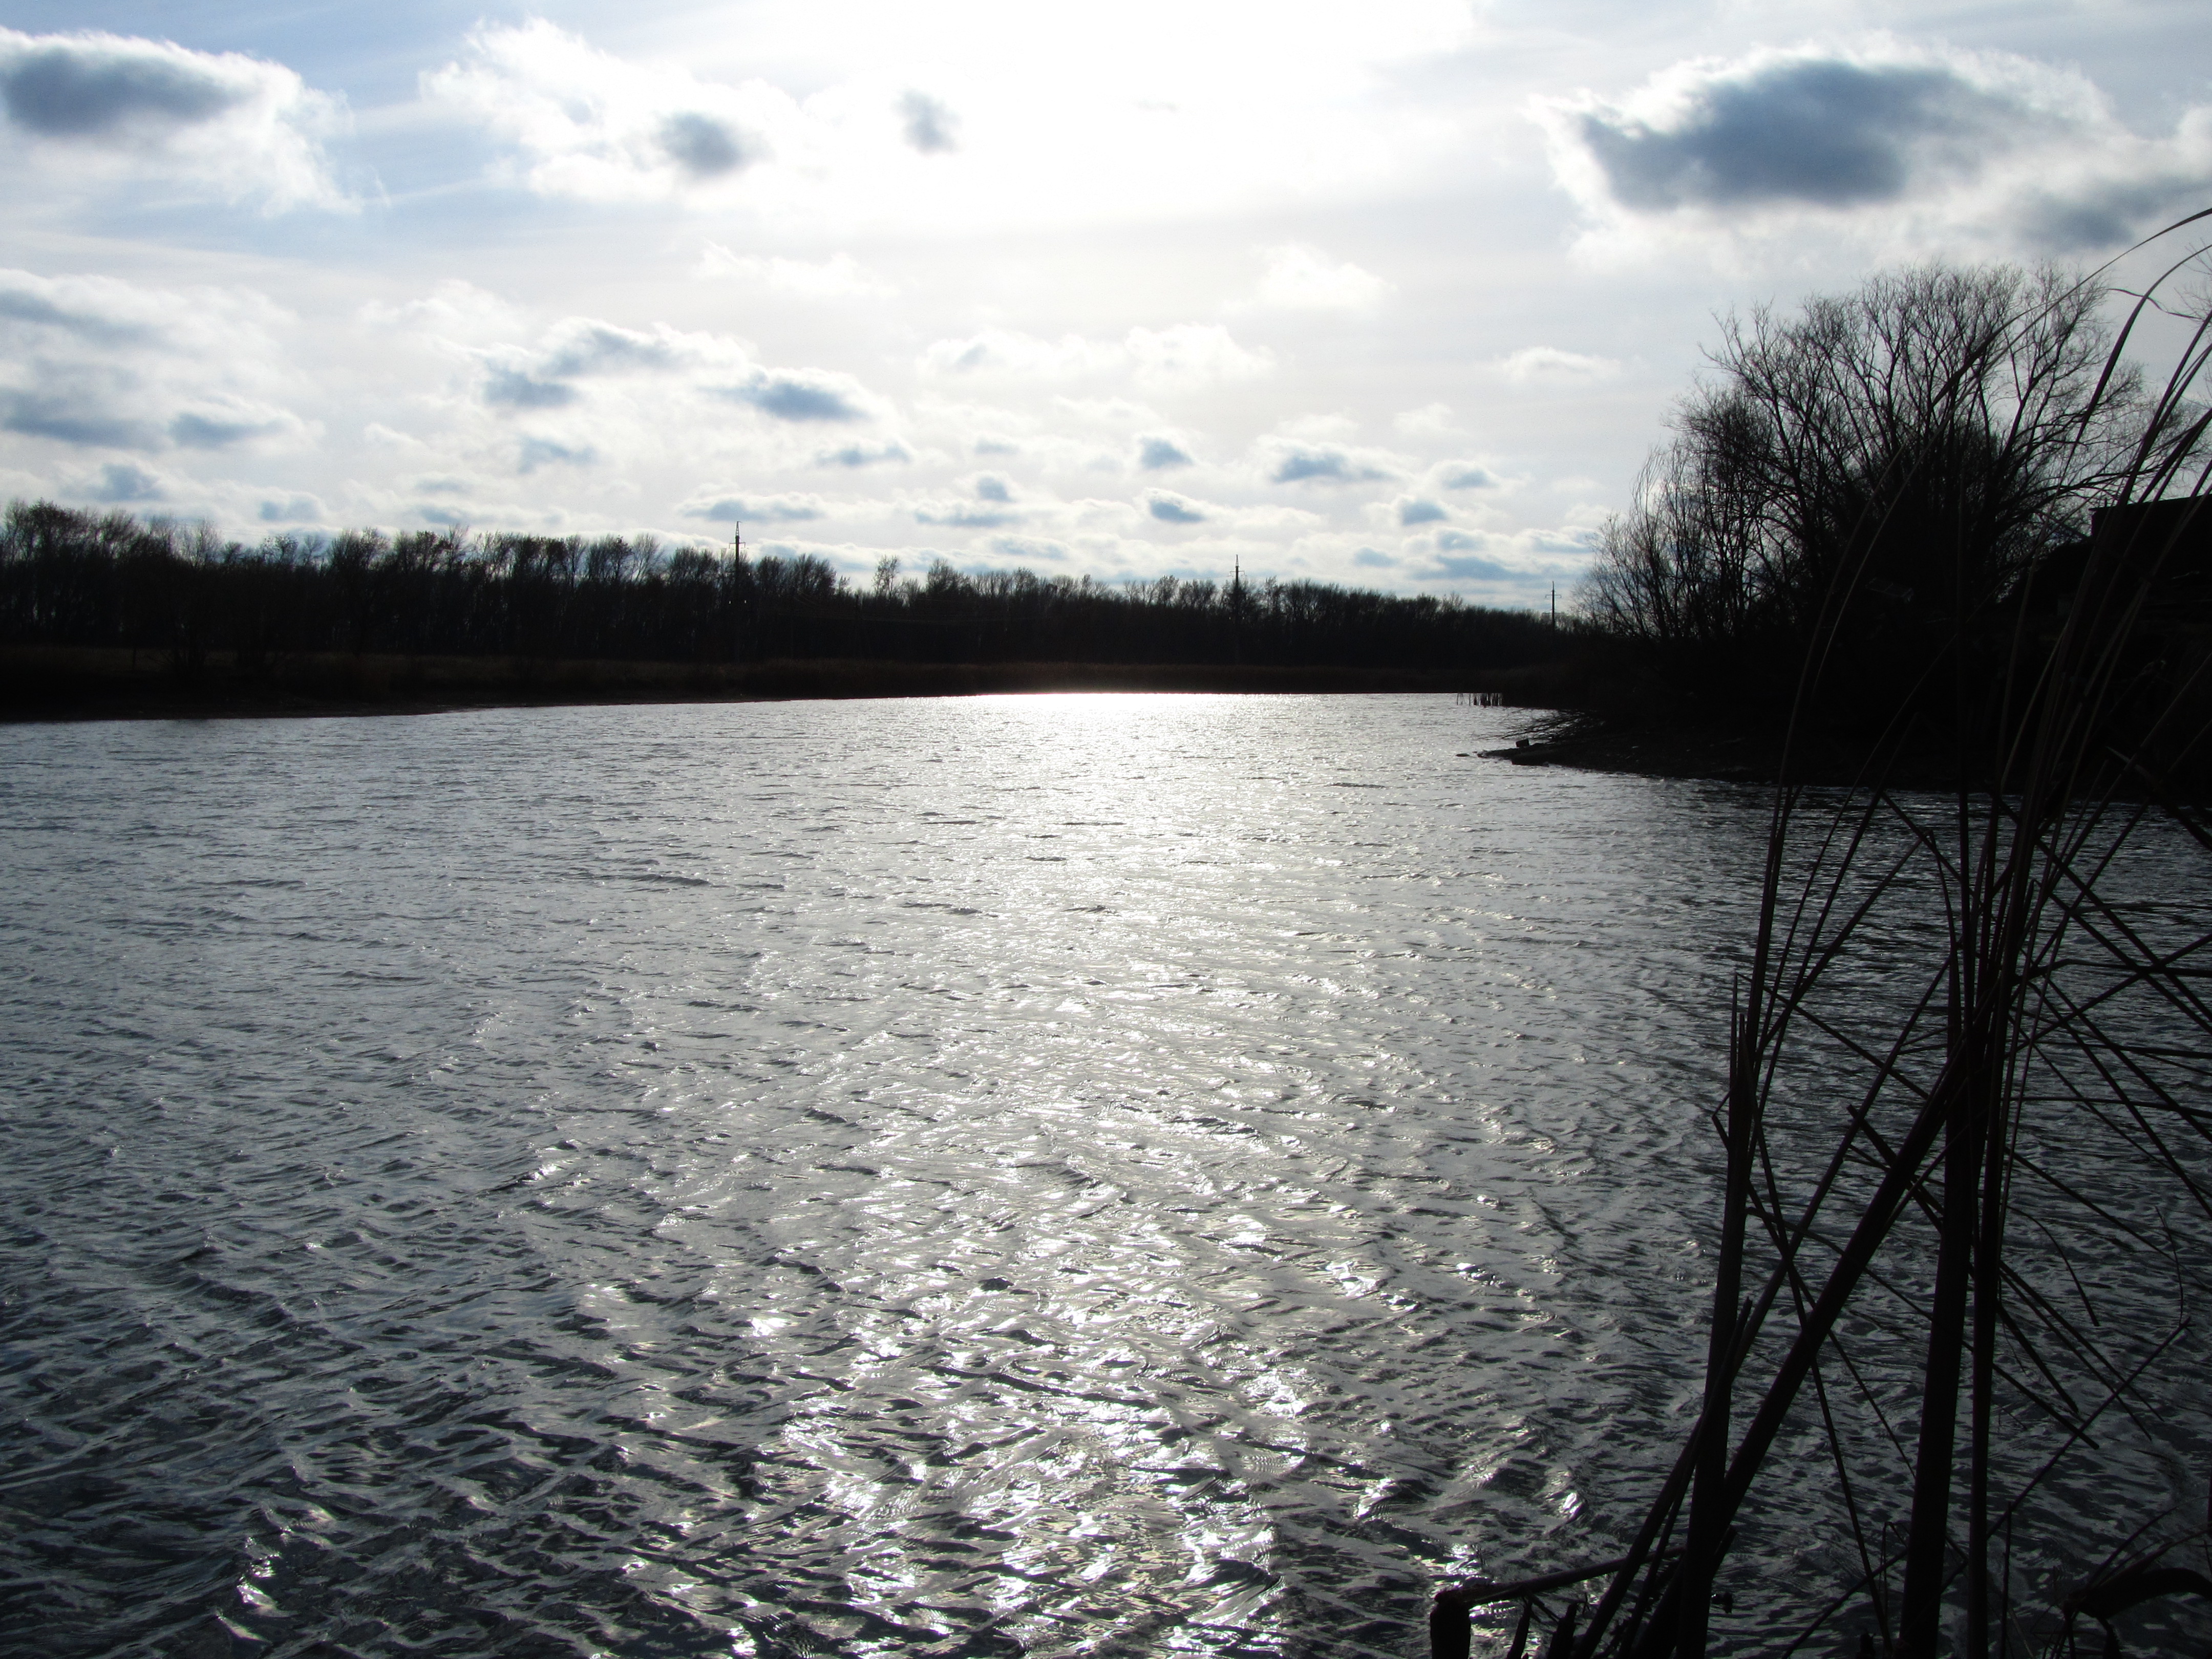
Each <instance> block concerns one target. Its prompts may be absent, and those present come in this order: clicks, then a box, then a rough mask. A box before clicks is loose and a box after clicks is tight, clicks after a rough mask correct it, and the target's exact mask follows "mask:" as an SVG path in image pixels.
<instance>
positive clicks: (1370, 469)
mask: <svg viewBox="0 0 2212 1659" xmlns="http://www.w3.org/2000/svg"><path fill="white" fill-rule="evenodd" d="M1270 451H1271V453H1272V457H1273V459H1271V460H1270V461H1269V462H1268V465H1267V477H1268V479H1269V481H1270V482H1272V483H1309V482H1320V483H1375V482H1377V481H1380V480H1382V479H1386V478H1395V477H1397V476H1398V475H1397V474H1396V473H1395V471H1391V470H1390V469H1389V467H1388V466H1385V465H1382V464H1380V463H1379V462H1378V461H1377V460H1376V459H1374V458H1371V457H1364V456H1361V455H1358V454H1356V453H1353V452H1352V451H1351V450H1348V449H1346V448H1344V447H1341V446H1340V445H1336V444H1304V443H1283V442H1278V443H1275V444H1273V445H1272V446H1270Z"/></svg>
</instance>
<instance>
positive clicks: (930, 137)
mask: <svg viewBox="0 0 2212 1659" xmlns="http://www.w3.org/2000/svg"><path fill="white" fill-rule="evenodd" d="M899 119H900V120H901V122H902V123H903V124H904V125H905V128H906V141H907V143H909V144H912V145H913V146H914V147H915V149H918V150H920V151H921V153H922V154H923V155H944V154H945V153H946V152H947V151H950V150H955V149H959V148H960V122H959V119H958V118H957V117H956V116H955V115H954V114H953V113H952V112H951V110H949V109H947V108H945V106H944V105H943V104H940V103H939V102H938V101H937V100H936V99H934V98H932V97H930V96H929V95H928V94H927V93H921V92H909V93H908V94H906V95H905V96H904V97H902V98H901V99H900V100H899Z"/></svg>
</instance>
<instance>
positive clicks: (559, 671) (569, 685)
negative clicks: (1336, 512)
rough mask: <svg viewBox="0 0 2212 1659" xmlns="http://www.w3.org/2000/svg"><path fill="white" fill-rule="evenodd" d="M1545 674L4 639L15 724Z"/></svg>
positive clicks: (1427, 682) (1474, 680)
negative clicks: (156, 647) (180, 654)
mask: <svg viewBox="0 0 2212 1659" xmlns="http://www.w3.org/2000/svg"><path fill="white" fill-rule="evenodd" d="M1539 674H1541V671H1532V670H1528V669H1505V670H1498V671H1454V672H1445V671H1432V670H1425V669H1392V668H1339V667H1283V666H1276V665H1236V664H1160V663H1066V662H1060V663H1036V662H1000V663H927V662H896V661H880V660H872V659H870V660H854V659H776V660H770V661H767V662H757V663H668V662H621V661H608V660H603V659H582V660H555V659H540V658H512V657H402V656H384V655H359V656H354V655H342V654H339V653H300V654H292V655H283V656H276V657H271V658H269V659H261V660H255V659H250V658H249V659H246V660H245V661H243V662H241V661H240V658H239V655H238V653H231V652H216V653H208V654H207V656H206V657H205V658H204V659H202V660H201V661H199V662H197V663H196V664H191V665H179V664H178V663H177V662H176V661H175V660H174V659H173V657H172V655H171V653H167V652H156V651H138V652H135V653H134V652H132V651H130V650H127V649H122V648H110V647H62V646H14V647H5V648H0V721H4V722H7V723H9V724H24V723H27V722H46V721H74V720H222V719H269V718H277V717H284V716H292V717H301V718H314V717H327V716H343V715H368V714H446V713H453V712H457V711H460V710H464V709H475V708H563V707H587V706H592V705H600V704H610V705H611V704H627V703H659V702H678V703H698V702H796V701H808V700H814V699H849V698H863V697H948V696H990V695H994V694H1007V693H1031V694H1036V693H1051V692H1061V691H1126V692H1193V691H1199V692H1206V691H1211V692H1235V693H1248V694H1249V693H1269V692H1273V693H1277V694H1291V695H1328V694H1332V693H1334V694H1345V693H1358V692H1432V693H1433V692H1458V691H1476V690H1481V691H1497V692H1503V693H1504V694H1505V695H1507V696H1513V695H1514V694H1515V692H1516V690H1522V691H1527V690H1533V689H1534V682H1535V681H1536V679H1537V677H1538V675H1539Z"/></svg>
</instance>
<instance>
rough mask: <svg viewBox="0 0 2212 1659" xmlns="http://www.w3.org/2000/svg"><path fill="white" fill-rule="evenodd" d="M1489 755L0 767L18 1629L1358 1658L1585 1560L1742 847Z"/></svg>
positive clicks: (1655, 1444)
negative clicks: (1434, 1602)
mask: <svg viewBox="0 0 2212 1659" xmlns="http://www.w3.org/2000/svg"><path fill="white" fill-rule="evenodd" d="M1522 718H1523V717H1522V716H1517V715H1516V714H1513V713H1511V712H1510V711H1504V710H1470V709H1466V708H1456V707H1455V706H1454V705H1453V704H1452V702H1450V701H1449V699H1445V698H1419V697H1346V698H1272V697H1246V698H1232V697H1204V696H1191V697H1159V696H1066V697H1033V698H1019V697H1008V698H977V699H973V700H965V701H959V702H859V703H812V704H781V705H753V706H744V707H720V708H621V709H563V710H546V711H510V712H499V713H488V714H454V715H443V716H436V717H430V718H423V719H415V720H371V721H343V720H331V721H301V722H293V723H278V722H236V723H229V724H218V725H187V724H163V725H154V724H148V725H136V726H132V725H106V726H70V727H58V726H46V727H17V728H14V729H11V730H7V731H4V732H0V790H4V794H0V811H4V821H5V823H6V826H7V837H8V843H9V847H10V849H11V859H12V862H13V864H14V866H15V879H16V883H17V902H16V904H15V907H14V909H13V911H12V913H11V914H10V915H8V916H7V917H6V918H5V920H4V921H0V928H4V930H5V931H4V937H5V940H6V951H7V959H8V960H9V962H11V963H14V964H16V966H17V968H18V972H17V973H16V975H15V976H14V984H13V988H11V989H10V990H9V991H8V992H7V993H6V996H7V1016H6V1021H5V1049H4V1053H5V1055H6V1060H5V1073H4V1077H0V1082H4V1084H5V1086H6V1091H7V1094H8V1096H9V1098H10V1099H11V1101H12V1104H11V1105H10V1106H9V1125H10V1134H9V1145H10V1157H9V1162H8V1165H7V1169H6V1173H5V1175H4V1176H0V1181H4V1183H5V1186H4V1190H0V1209H4V1212H5V1213H6V1214H7V1215H8V1216H9V1222H8V1224H7V1231H6V1233H5V1235H4V1237H5V1238H6V1241H7V1243H6V1246H5V1251H6V1255H5V1271H6V1284H7V1285H8V1287H9V1304H8V1307H7V1310H6V1312H7V1321H6V1330H5V1335H4V1341H5V1343H6V1345H7V1347H6V1355H7V1364H8V1365H9V1368H10V1369H9V1377H10V1390H11V1396H12V1397H13V1398H14V1399H15V1401H17V1402H19V1410H20V1411H21V1413H22V1415H23V1417H24V1419H25V1422H26V1427H25V1429H24V1431H22V1432H21V1433H20V1434H19V1435H18V1436H17V1437H15V1439H14V1441H13V1442H12V1443H11V1444H10V1447H9V1450H8V1452H7V1454H6V1462H5V1466H4V1472H5V1474H6V1476H7V1479H8V1480H9V1481H10V1482H12V1483H13V1485H12V1486H10V1488H9V1495H8V1496H7V1497H6V1498H4V1499H0V1502H5V1503H6V1504H9V1506H11V1508H12V1510H13V1511H14V1513H13V1514H12V1515H11V1516H10V1519H11V1521H13V1522H15V1524H14V1525H13V1526H11V1527H10V1528H9V1530H8V1537H9V1542H7V1543H5V1544H0V1551H4V1552H5V1553H6V1555H7V1558H8V1565H9V1569H10V1574H11V1577H15V1580H16V1582H18V1583H29V1584H33V1585H37V1586H40V1588H39V1589H35V1590H33V1591H31V1592H28V1594H30V1595H33V1597H34V1598H36V1599H35V1600H34V1601H33V1602H31V1603H28V1604H26V1603H22V1602H21V1600H20V1597H21V1595H22V1594H24V1593H22V1592H11V1593H10V1594H12V1595H18V1597H19V1601H18V1606H19V1607H21V1609H22V1613H21V1616H23V1617H27V1618H29V1619H30V1620H31V1621H32V1623H33V1626H34V1627H36V1628H39V1629H40V1630H41V1632H45V1633H46V1638H45V1639H46V1646H45V1649H44V1650H45V1651H47V1652H50V1653H54V1654H64V1653H70V1654H76V1653H82V1654H93V1653H102V1652H107V1651H112V1650H116V1649H118V1648H120V1647H124V1646H126V1645H129V1644H154V1645H156V1646H160V1645H161V1644H171V1645H174V1644H180V1643H183V1642H185V1641H188V1640H190V1641H204V1642H207V1643H213V1644H217V1645H215V1646H210V1647H209V1648H208V1649H207V1650H209V1651H229V1650H231V1649H228V1648H225V1647H222V1646H221V1645H220V1644H222V1643H226V1642H228V1643H236V1644H240V1645H238V1646H237V1648H236V1650H237V1651H240V1652H245V1651H255V1652H262V1651H271V1649H270V1648H265V1647H264V1646H262V1645H260V1644H261V1643H264V1642H265V1643H272V1644H276V1646H275V1649H274V1650H276V1651H285V1650H290V1649H291V1648H292V1647H294V1646H301V1647H304V1646H305V1645H307V1644H311V1643H313V1642H317V1641H320V1642H327V1643H331V1644H339V1645H342V1646H347V1647H350V1648H352V1649H354V1650H362V1651H372V1650H391V1649H392V1647H393V1646H395V1645H397V1644H399V1643H401V1642H403V1641H404V1642H405V1643H409V1644H415V1645H416V1647H417V1648H419V1649H420V1650H422V1651H428V1652H433V1653H452V1654H461V1653H476V1652H514V1653H523V1652H539V1651H544V1652H555V1651H578V1652H581V1651H592V1652H608V1653H616V1652H621V1653H632V1652H635V1653H648V1652H649V1653H694V1652H696V1653H709V1652H721V1653H727V1652H730V1651H732V1647H733V1644H734V1649H735V1650H736V1651H738V1652H741V1653H744V1652H757V1653H761V1654H778V1655H781V1654H784V1653H796V1652H800V1651H811V1652H818V1651H825V1650H827V1651H835V1652H843V1653H853V1654H861V1653H885V1654H888V1653H892V1652H898V1653H907V1652H922V1653H945V1654H955V1653H957V1654H993V1653H1006V1654H1012V1653H1036V1654H1049V1653H1074V1652H1129V1653H1135V1652H1192V1653H1208V1654H1244V1653H1250V1654H1291V1653H1305V1652H1312V1653H1328V1654H1358V1653H1364V1652H1375V1653H1391V1654H1400V1653H1404V1652H1407V1651H1409V1650H1412V1649H1413V1648H1414V1647H1415V1646H1417V1645H1418V1643H1419V1635H1418V1630H1417V1628H1416V1627H1417V1626H1418V1625H1419V1620H1420V1618H1421V1614H1422V1597H1423V1595H1424V1594H1425V1587H1426V1582H1427V1580H1428V1577H1430V1575H1431V1574H1433V1573H1435V1572H1437V1571H1443V1570H1446V1569H1449V1570H1451V1571H1468V1572H1472V1571H1490V1572H1498V1573H1501V1574H1502V1573H1505V1572H1509V1571H1513V1570H1514V1569H1516V1568H1517V1567H1521V1566H1524V1565H1525V1566H1528V1567H1529V1568H1531V1569H1532V1570H1534V1569H1538V1568H1541V1567H1545V1566H1548V1565H1555V1564H1556V1560H1557V1559H1558V1558H1559V1555H1560V1554H1561V1553H1563V1552H1569V1553H1572V1554H1574V1555H1575V1556H1577V1557H1580V1556H1582V1555H1583V1554H1585V1553H1589V1552H1590V1551H1591V1550H1592V1549H1593V1548H1595V1547H1598V1546H1597V1541H1598V1540H1599V1539H1601V1538H1602V1537H1603V1536H1604V1535H1606V1529H1607V1528H1611V1527H1614V1526H1617V1525H1618V1524H1620V1522H1621V1521H1622V1520H1623V1519H1624V1518H1625V1511H1624V1510H1623V1505H1624V1504H1628V1503H1630V1502H1632V1501H1633V1500H1634V1499H1636V1498H1639V1497H1640V1496H1641V1495H1642V1493H1643V1492H1644V1490H1645V1485H1646V1480H1647V1478H1648V1475H1649V1473H1650V1468H1651V1467H1652V1465H1653V1463H1654V1462H1655V1461H1656V1459H1658V1458H1661V1457H1663V1456H1664V1455H1666V1453H1667V1451H1668V1446H1667V1445H1665V1444H1664V1443H1661V1440H1660V1439H1655V1438H1654V1436H1653V1434H1652V1433H1650V1432H1647V1431H1657V1432H1658V1434H1659V1436H1660V1437H1661V1438H1662V1439H1663V1437H1664V1436H1666V1435H1668V1434H1671V1433H1672V1432H1673V1431H1674V1425H1676V1423H1677V1421H1678V1419H1677V1416H1676V1413H1679V1411H1680V1407H1681V1406H1682V1403H1683V1401H1684V1400H1685V1398H1686V1381H1685V1378H1686V1376H1687V1374H1688V1373H1687V1370H1686V1360H1687V1358H1688V1357H1690V1356H1692V1355H1693V1354H1694V1353H1695V1352H1697V1351H1698V1350H1699V1338H1698V1335H1697V1324H1698V1321H1699V1316H1700V1310H1699V1308H1698V1306H1697V1305H1696V1297H1695V1295H1694V1293H1693V1291H1694V1285H1695V1283H1696V1280H1697V1277H1698V1271H1697V1265H1696V1260H1695V1246H1694V1243H1693V1238H1694V1236H1695V1233H1696V1230H1697V1227H1698V1225H1699V1223H1698V1219H1697V1218H1698V1217H1699V1215H1700V1214H1701V1212H1702V1209H1703V1199H1704V1194H1705V1191H1706V1190H1707V1187H1706V1184H1705V1183H1706V1182H1708V1181H1709V1180H1710V1176H1711V1170H1710V1167H1709V1164H1708V1162H1707V1159H1706V1146H1705V1143H1706V1135H1705V1130H1704V1128H1703V1125H1702V1122H1701V1121H1700V1118H1701V1109H1702V1107H1703V1105H1704V1103H1705V1091H1706V1089H1707V1085H1708V1083H1709V1080H1710V1076H1711V1070H1710V1063H1709V1060H1708V1059H1707V1057H1706V1050H1707V1048H1709V1046H1710V1044H1711V1041H1712V1039H1713V1038H1714V1037H1715V1036H1716V1035H1717V1030H1718V1029H1719V1024H1720V1021H1719V1020H1718V1019H1717V1018H1716V1017H1715V1014H1714V1012H1713V1011H1712V1010H1711V1008H1710V1007H1709V1006H1707V1000H1708V997H1709V994H1710V993H1711V991H1712V989H1713V987H1715V986H1716V985H1717V984H1720V985H1724V984H1725V982H1726V981H1725V975H1726V973H1727V971H1728V966H1729V961H1730V960H1731V959H1732V958H1731V957H1729V954H1728V953H1729V951H1732V950H1733V948H1734V945H1735V940H1736V939H1737V937H1738V936H1739V934H1740V933H1741V921H1742V915H1743V912H1742V897H1741V890H1742V878H1743V875H1744V872H1746V871H1747V869H1748V868H1749V867H1751V864H1752V861H1753V858H1754V856H1755V852H1756V844H1757V841H1758V836H1759V830H1760V828H1761V823H1760V819H1759V813H1758V811H1757V801H1758V797H1757V796H1756V794H1755V793H1750V792H1744V791H1739V790H1736V789H1733V788H1730V787H1725V786H1717V785H1696V784H1670V783H1661V782H1652V781H1638V780H1632V779H1619V778H1607V777H1601V776H1596V775H1582V774H1575V773H1569V772H1559V771H1548V770H1542V769H1514V768H1509V767H1504V766H1499V765H1496V764H1493V763H1483V762H1480V761H1476V760H1470V759H1463V758H1459V756H1460V755H1461V754H1462V751H1468V750H1475V749H1479V748H1481V747H1484V746H1487V745H1490V744H1495V743H1497V742H1498V741H1501V740H1503V739H1504V738H1505V737H1506V736H1508V735H1509V734H1510V732H1512V731H1514V730H1516V729H1517V726H1516V722H1517V721H1519V720H1521V719H1522ZM1747 805H1748V807H1749V810H1747ZM223 1632H230V1633H228V1634H224V1633H223ZM248 1638H252V1639H251V1640H249V1639H248Z"/></svg>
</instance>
